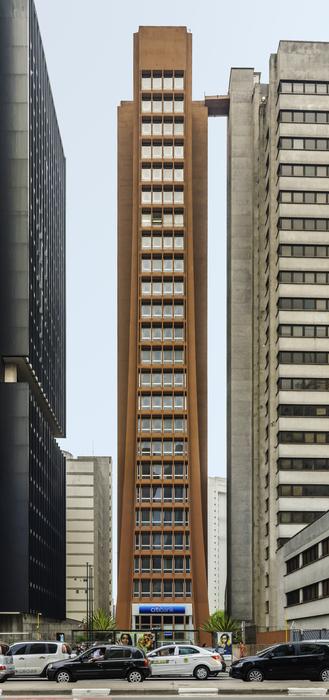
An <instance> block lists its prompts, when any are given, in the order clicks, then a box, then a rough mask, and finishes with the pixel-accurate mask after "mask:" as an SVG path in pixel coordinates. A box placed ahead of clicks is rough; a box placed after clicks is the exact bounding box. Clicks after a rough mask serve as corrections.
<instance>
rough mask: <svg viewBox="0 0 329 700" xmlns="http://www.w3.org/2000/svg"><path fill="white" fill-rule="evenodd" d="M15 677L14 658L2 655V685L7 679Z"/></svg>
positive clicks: (0, 660) (0, 664) (0, 657)
mask: <svg viewBox="0 0 329 700" xmlns="http://www.w3.org/2000/svg"><path fill="white" fill-rule="evenodd" d="M14 675H15V666H14V660H13V657H12V656H3V655H1V654H0V683H4V681H5V680H7V678H11V677H12V676H14Z"/></svg>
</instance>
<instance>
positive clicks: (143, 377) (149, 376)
mask: <svg viewBox="0 0 329 700" xmlns="http://www.w3.org/2000/svg"><path fill="white" fill-rule="evenodd" d="M139 386H140V387H145V386H147V387H159V386H163V387H169V386H174V387H175V386H178V387H182V386H183V387H185V386H186V374H185V373H184V372H177V371H175V372H172V371H170V370H169V371H168V370H167V371H166V370H164V371H163V372H145V371H142V372H139Z"/></svg>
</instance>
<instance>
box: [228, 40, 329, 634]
mask: <svg viewBox="0 0 329 700" xmlns="http://www.w3.org/2000/svg"><path fill="white" fill-rule="evenodd" d="M328 154H329V44H328V43H313V42H294V41H282V42H280V44H279V48H278V52H277V54H274V55H272V56H271V59H270V71H269V83H268V84H263V83H262V82H261V79H260V75H259V73H256V72H255V71H254V70H253V69H252V68H234V69H232V71H231V78H230V86H229V117H228V357H229V361H228V507H229V514H228V538H229V539H228V586H229V596H228V601H229V609H230V612H231V613H232V614H233V615H234V616H235V617H238V618H239V619H243V620H252V621H254V622H256V623H257V625H258V626H259V628H262V629H264V630H266V629H272V628H275V627H276V626H277V624H278V619H279V617H280V616H279V614H278V613H279V610H278V604H277V594H276V590H277V587H278V576H280V568H279V567H278V564H277V562H278V550H279V549H280V547H281V546H283V545H284V544H285V543H287V541H288V540H289V539H290V538H291V537H293V536H295V535H296V533H298V532H299V531H300V530H301V529H302V528H304V527H305V526H307V525H308V524H309V523H312V522H313V521H315V520H316V519H317V518H318V517H319V516H320V515H321V514H323V513H324V512H325V511H327V510H328V509H329V449H328V447H329V444H328V443H329V313H328V312H329V207H328V204H329V157H328Z"/></svg>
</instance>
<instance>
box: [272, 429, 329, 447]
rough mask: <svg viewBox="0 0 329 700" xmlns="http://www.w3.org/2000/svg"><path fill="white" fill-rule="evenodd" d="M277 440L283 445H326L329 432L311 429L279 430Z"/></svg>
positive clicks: (328, 441)
mask: <svg viewBox="0 0 329 700" xmlns="http://www.w3.org/2000/svg"><path fill="white" fill-rule="evenodd" d="M278 442H279V443H281V444H284V445H291V444H293V445H303V444H306V445H328V443H329V433H326V432H324V431H313V430H280V431H279V434H278Z"/></svg>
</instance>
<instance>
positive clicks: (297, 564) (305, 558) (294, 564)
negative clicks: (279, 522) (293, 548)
mask: <svg viewBox="0 0 329 700" xmlns="http://www.w3.org/2000/svg"><path fill="white" fill-rule="evenodd" d="M320 547H321V554H320ZM328 554H329V537H326V538H325V539H324V540H321V541H320V542H318V543H317V544H314V545H312V547H308V548H307V549H304V551H303V552H301V553H300V554H296V555H295V556H294V557H291V559H288V561H287V562H286V571H287V574H292V573H293V571H297V570H298V569H301V568H302V567H303V566H308V564H312V562H314V561H317V560H318V559H320V557H321V556H322V557H326V556H328Z"/></svg>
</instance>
